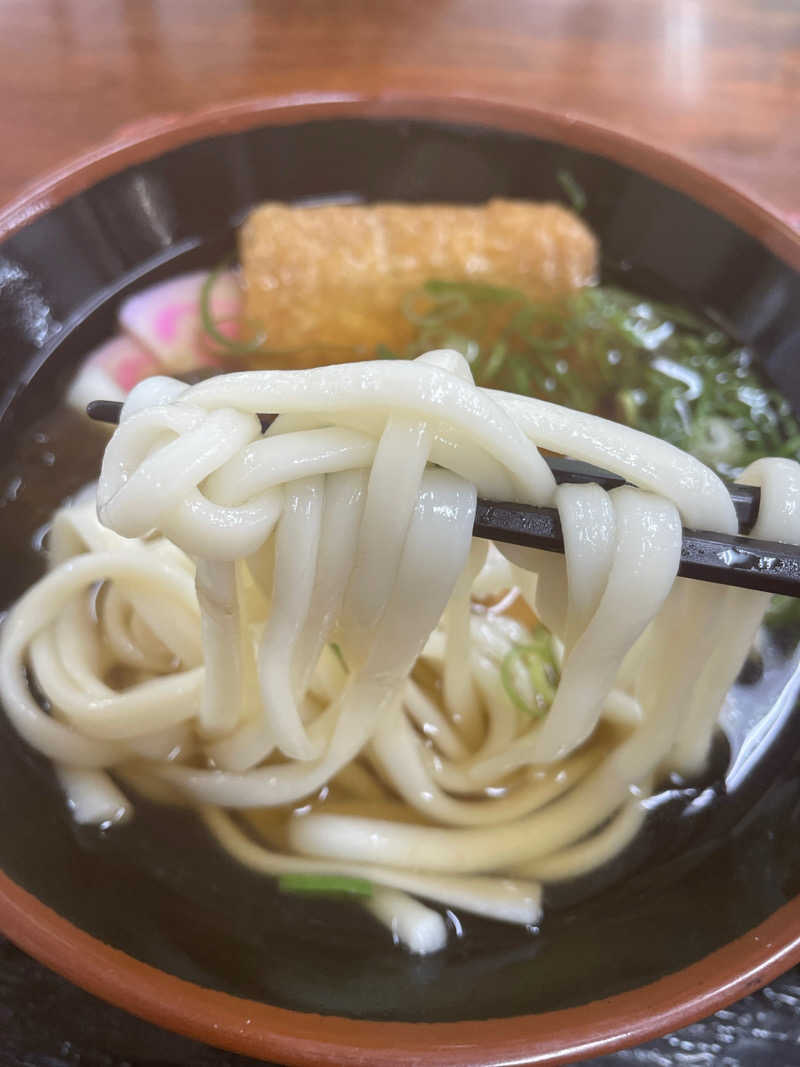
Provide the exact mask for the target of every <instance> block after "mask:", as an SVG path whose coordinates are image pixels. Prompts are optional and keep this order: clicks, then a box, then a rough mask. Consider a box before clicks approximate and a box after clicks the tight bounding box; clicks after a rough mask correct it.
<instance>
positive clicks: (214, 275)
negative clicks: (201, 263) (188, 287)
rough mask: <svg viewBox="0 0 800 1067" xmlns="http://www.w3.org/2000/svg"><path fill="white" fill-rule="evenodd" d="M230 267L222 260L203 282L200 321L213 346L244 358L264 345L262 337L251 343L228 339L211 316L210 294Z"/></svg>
mask: <svg viewBox="0 0 800 1067" xmlns="http://www.w3.org/2000/svg"><path fill="white" fill-rule="evenodd" d="M230 265H231V260H230V259H226V260H223V262H222V263H220V264H219V265H218V266H216V267H215V268H214V269H213V270H212V271H211V272H210V273H209V275H208V277H207V278H206V280H205V281H204V282H203V288H202V289H201V291H200V320H201V322H202V324H203V329H204V331H205V332H206V334H207V335H208V336H209V337H210V338H211V340H212V341H214V343H215V344H217V345H219V346H220V347H221V348H224V349H226V350H227V351H228V352H229V354H230V355H236V356H245V355H247V354H248V353H250V352H255V350H256V349H257V348H260V347H261V345H262V344H263V343H264V335H263V334H262V333H260V334H259V335H258V336H257V337H254V338H253V339H252V341H233V340H231V338H230V337H226V336H225V334H224V333H222V332H221V330H220V329H219V327H218V325H217V323H216V322H215V320H214V316H213V315H212V314H211V293H212V290H213V289H214V286H215V284H216V282H217V280H218V279H219V277H220V275H221V274H223V273H224V272H225V271H226V270H227V269H228V267H229V266H230Z"/></svg>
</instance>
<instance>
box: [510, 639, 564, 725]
mask: <svg viewBox="0 0 800 1067" xmlns="http://www.w3.org/2000/svg"><path fill="white" fill-rule="evenodd" d="M520 663H521V664H523V665H524V666H525V667H526V668H527V671H528V678H529V679H530V685H531V689H532V690H533V693H534V699H533V703H529V701H528V700H527V699H526V698H525V696H524V695H523V694H522V693H520V691H519V689H518V688H517V681H516V679H515V677H514V672H515V668H516V667H517V665H518V664H520ZM555 678H556V667H555V660H554V658H553V650H552V643H551V638H550V634H549V633H548V632H547V631H546V630H545V629H544V628H543V627H540V628H539V629H538V630H536V631H535V632H534V634H533V635H532V641H531V643H530V644H527V645H514V647H513V648H512V649H511V651H510V652H509V653H508V654H507V655H506V656H505V657H504V658H503V662H502V663H501V664H500V680H501V681H502V683H503V688H504V689H505V691H506V695H507V696H508V699H509V700H510V701H511V703H512V704H513V705H514V707H515V708H518V709H519V710H520V711H521V712H523V713H524V714H525V715H530V716H531V717H532V718H534V719H538V718H541V716H542V715H544V713H545V712H546V711H547V709H548V708H549V707H550V705H551V704H552V703H553V698H554V697H555V695H556V690H555Z"/></svg>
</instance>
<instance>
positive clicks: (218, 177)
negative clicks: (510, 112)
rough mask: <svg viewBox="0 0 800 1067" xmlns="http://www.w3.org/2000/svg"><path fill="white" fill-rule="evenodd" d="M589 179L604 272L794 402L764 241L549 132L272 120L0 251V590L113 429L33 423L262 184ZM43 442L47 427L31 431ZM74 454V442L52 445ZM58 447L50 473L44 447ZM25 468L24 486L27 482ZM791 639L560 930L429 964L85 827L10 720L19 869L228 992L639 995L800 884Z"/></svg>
mask: <svg viewBox="0 0 800 1067" xmlns="http://www.w3.org/2000/svg"><path fill="white" fill-rule="evenodd" d="M565 171H566V172H568V173H569V174H570V175H571V176H572V177H573V178H574V179H575V180H576V181H577V182H578V183H579V184H580V186H581V187H582V188H583V189H584V191H585V193H586V197H587V206H586V211H585V214H586V218H587V220H588V222H589V223H590V225H591V226H592V227H593V228H594V230H595V231H596V233H597V234H598V236H599V237H600V240H601V243H602V247H603V255H604V264H605V266H604V272H605V274H606V277H610V278H613V279H614V280H617V281H620V282H621V283H622V284H624V285H626V287H628V288H631V289H635V290H638V291H641V292H642V293H644V294H646V295H653V296H659V297H663V296H666V297H667V298H670V299H675V298H678V299H680V300H682V301H684V302H686V303H688V304H690V305H692V306H695V307H699V308H701V309H703V310H706V311H708V312H710V313H711V314H712V315H714V316H715V317H716V318H718V319H719V321H720V322H722V323H723V324H724V325H725V327H726V328H727V329H729V330H730V331H731V332H732V333H733V334H734V335H735V336H736V337H737V338H738V339H739V340H741V341H742V342H745V343H748V344H750V345H752V346H753V347H754V349H755V350H756V352H757V354H758V356H759V359H760V361H761V364H762V366H763V368H764V370H765V372H766V373H767V374H768V376H769V377H771V378H772V380H773V381H774V382H775V384H777V385H778V386H779V387H780V388H781V389H782V390H783V392H784V393H785V394H786V395H787V396H788V397H789V399H790V400H791V401H792V403H793V404H794V406H795V407H796V408H798V407H800V376H798V375H797V373H796V372H795V371H794V370H793V366H792V362H791V358H790V353H791V351H792V346H793V344H796V343H797V338H798V336H799V335H800V283H799V282H798V278H797V276H796V275H794V274H793V273H792V271H791V270H790V269H789V268H788V267H787V266H786V265H785V264H783V263H782V262H781V261H780V260H779V259H777V258H776V257H775V256H774V255H772V254H771V253H770V252H768V251H767V250H765V249H764V248H763V247H762V246H761V245H760V244H759V243H758V242H757V241H756V240H755V239H754V238H752V237H751V236H749V235H748V234H747V233H745V232H743V231H742V230H740V229H738V228H737V227H736V226H734V225H733V224H732V223H730V222H728V221H727V220H726V219H724V218H722V217H720V216H718V215H715V214H714V213H713V212H712V211H710V210H708V209H707V208H705V207H703V206H701V205H699V204H698V203H696V202H694V201H692V200H691V199H689V198H688V197H686V196H684V195H682V194H680V193H677V192H675V191H673V190H671V189H668V188H666V187H665V186H662V185H660V184H659V183H658V182H656V181H653V180H652V179H650V178H647V177H645V176H643V175H642V174H640V173H638V172H636V171H633V170H631V169H629V168H626V167H623V166H620V165H618V164H615V163H613V162H611V161H609V160H607V159H605V158H603V157H600V156H596V155H592V154H589V153H587V152H583V151H580V150H578V149H574V148H567V147H564V146H560V145H557V144H554V143H552V142H548V141H543V140H540V139H537V138H533V137H530V136H523V135H521V134H515V133H509V132H503V131H498V130H492V129H487V128H483V127H464V126H452V125H447V124H442V123H433V122H424V121H416V120H415V121H405V120H403V121H398V120H370V119H352V118H350V119H341V120H332V121H331V120H328V121H315V122H309V123H304V124H298V125H292V126H283V127H281V126H277V127H276V126H267V127H261V128H257V129H253V130H249V131H245V132H242V133H232V134H227V135H223V136H217V137H214V138H210V139H208V140H204V141H200V142H196V143H193V144H190V145H187V146H184V147H182V148H178V149H175V150H174V151H172V152H169V153H168V154H166V155H163V156H161V157H159V158H158V159H156V160H153V161H152V162H148V163H144V164H141V165H138V166H136V167H132V168H130V169H128V170H125V171H123V172H122V173H120V174H118V175H115V176H113V177H111V178H108V179H106V180H104V181H102V182H101V183H99V184H98V185H95V186H93V187H92V188H90V189H89V190H88V191H86V192H84V193H81V194H79V195H77V196H75V197H74V198H73V199H71V200H69V201H67V202H66V203H64V204H63V205H61V206H59V207H56V208H54V209H53V210H51V211H50V212H48V213H47V214H46V215H44V216H42V217H40V218H38V219H36V220H35V221H33V222H32V223H31V224H29V225H28V226H26V227H25V228H24V229H22V230H20V231H18V232H17V233H16V234H14V235H13V236H12V237H10V238H8V239H7V240H6V241H5V242H4V243H3V245H2V246H0V351H2V352H3V359H2V363H0V390H2V391H4V392H3V401H2V407H1V408H0V411H1V412H2V415H1V416H0V441H2V445H3V448H4V452H3V455H4V456H7V457H8V456H10V460H8V461H7V462H6V463H5V466H4V468H3V470H2V475H1V477H0V508H2V510H3V512H4V517H3V519H2V522H1V523H0V607H7V606H8V604H9V603H11V602H12V601H13V599H14V598H15V597H16V596H18V595H19V594H20V593H21V592H22V590H23V589H24V588H25V587H26V586H27V585H28V584H29V583H30V581H32V580H33V578H34V577H35V576H36V575H37V574H38V573H39V571H40V567H41V564H40V559H39V557H38V556H37V555H36V554H35V553H34V551H33V548H32V539H33V538H34V537H35V536H36V531H37V530H38V529H39V528H40V527H41V524H42V523H43V522H44V521H45V520H46V517H47V515H48V514H49V512H50V511H51V510H52V508H53V507H54V506H55V505H56V504H57V503H58V501H59V500H61V499H62V498H63V497H64V496H65V495H67V494H68V493H70V492H72V491H74V490H75V489H76V488H78V487H79V486H80V485H81V484H82V483H83V481H85V480H87V478H89V477H91V476H92V472H93V470H96V464H97V460H98V457H99V454H100V448H101V445H102V438H101V437H100V436H99V435H97V434H92V433H91V432H90V430H88V429H86V428H83V429H81V431H80V432H78V433H76V430H75V425H74V423H70V422H66V423H58V422H52V421H49V422H48V423H47V426H48V433H49V434H50V435H51V438H52V437H55V438H57V440H56V441H53V440H52V439H51V440H49V441H41V440H40V439H39V437H40V436H41V429H42V427H41V425H40V424H39V420H41V419H42V418H43V417H45V416H47V414H48V413H49V412H51V411H52V409H53V408H54V407H55V406H56V405H57V403H58V400H59V397H60V395H61V394H62V392H63V389H64V386H65V383H66V382H67V381H68V380H69V378H70V376H71V374H72V372H73V371H74V369H75V367H76V366H77V363H78V362H79V360H80V359H81V357H82V356H83V355H85V354H86V353H87V352H88V351H89V350H90V349H91V348H92V347H93V346H94V345H96V344H97V343H99V342H100V341H102V340H103V339H104V338H106V337H108V336H109V335H110V334H111V333H112V332H113V331H114V317H115V312H116V308H117V306H118V303H119V300H120V298H121V297H122V295H124V294H125V293H127V292H129V291H132V290H134V289H135V288H137V287H139V286H143V285H145V284H148V283H149V282H151V281H153V280H156V279H157V278H160V277H167V276H169V275H171V274H173V273H178V272H179V271H182V270H187V269H192V268H195V267H198V266H208V265H211V264H213V263H215V262H217V261H218V260H219V258H220V257H221V256H222V254H223V253H224V252H226V251H227V250H228V249H229V248H230V247H232V244H233V230H234V228H235V226H236V225H237V223H238V222H239V221H240V220H241V219H242V218H243V216H244V215H245V214H246V212H247V210H248V208H249V207H250V206H251V205H252V204H254V203H256V202H258V201H260V200H263V199H285V200H292V201H297V200H304V199H312V200H313V199H318V198H331V197H354V198H358V199H372V200H376V199H380V200H387V199H399V200H409V201H413V200H447V201H465V202H476V201H482V200H485V199H487V198H488V197H490V196H512V197H527V198H532V199H558V200H564V199H565V194H564V189H563V187H562V183H561V181H560V179H559V175H563V172H565ZM37 434H39V437H37ZM56 446H57V447H56ZM51 451H53V452H55V454H56V466H55V467H48V466H47V461H46V460H45V459H44V458H43V457H44V454H45V453H46V452H51ZM19 479H21V483H20V482H19ZM795 660H796V656H795V649H794V647H793V646H792V644H791V643H790V644H788V645H783V646H781V645H779V644H776V645H774V646H771V648H770V651H769V655H768V656H767V658H766V661H765V662H766V669H765V671H764V674H763V676H762V677H761V678H760V679H759V680H757V681H755V682H750V683H749V684H747V685H742V686H740V687H739V688H738V689H737V694H736V704H737V709H738V711H737V714H738V715H739V720H738V721H739V725H740V728H739V730H738V732H737V734H736V736H735V738H734V740H733V741H732V743H731V746H730V748H728V746H727V745H726V744H725V743H724V742H722V741H721V742H720V745H719V746H718V751H717V752H716V753H715V759H714V762H713V766H712V768H711V769H710V771H709V773H708V775H707V776H705V777H704V779H703V780H702V781H701V782H697V783H690V784H688V785H687V786H686V788H684V789H676V790H672V791H671V792H670V793H669V794H664V795H663V796H662V797H661V798H660V799H659V802H658V804H655V805H654V809H656V810H654V813H653V817H652V819H651V822H650V824H649V825H648V828H647V831H646V833H645V834H644V835H643V837H642V839H640V840H638V841H637V842H635V843H634V845H633V846H632V848H631V849H630V850H628V852H626V853H625V854H624V855H623V856H622V857H620V858H619V859H618V860H617V861H615V862H614V864H613V865H611V867H610V868H609V869H606V870H604V871H601V872H599V873H598V874H595V875H594V876H592V878H591V879H589V880H587V881H584V882H582V883H580V882H579V883H574V884H572V885H569V886H566V887H563V888H562V889H560V890H559V891H557V892H552V893H551V894H550V905H551V906H550V908H549V909H548V911H547V913H546V917H545V919H544V921H543V923H542V927H541V930H540V931H538V932H535V931H520V930H519V929H517V928H513V927H503V926H499V925H495V924H489V923H485V922H482V921H479V920H476V919H469V918H465V917H463V916H462V917H461V918H462V921H463V922H464V926H465V932H466V936H465V937H464V938H462V939H452V940H451V946H450V947H449V948H448V949H447V950H446V951H445V952H444V953H442V954H440V955H437V956H435V957H433V958H431V959H416V958H413V957H411V956H409V955H407V954H405V953H403V952H401V951H391V950H390V948H389V945H388V943H387V939H386V936H385V934H384V932H383V931H382V929H381V928H379V927H378V926H377V925H376V926H373V925H372V924H371V923H370V922H367V921H365V918H364V915H363V913H362V912H361V911H360V910H358V909H356V908H353V907H351V906H348V905H346V904H342V903H330V902H328V903H326V902H318V903H314V904H309V903H308V902H307V901H300V900H297V899H296V898H292V897H286V896H280V895H278V894H277V893H276V892H275V891H274V889H273V887H272V884H271V883H270V882H269V881H267V880H265V879H263V878H260V877H258V876H256V875H253V874H251V873H250V872H248V871H245V870H243V869H241V868H239V867H238V866H236V865H235V864H234V863H233V861H231V860H229V859H228V858H227V857H225V856H223V855H221V854H220V853H219V852H218V851H217V850H216V848H215V847H214V846H213V845H212V844H211V842H210V841H209V839H208V838H207V837H206V834H205V832H204V831H203V829H202V828H201V826H200V825H199V824H198V823H197V822H195V820H194V819H193V818H192V817H191V816H188V815H184V814H180V813H175V812H171V813H167V814H165V813H164V812H163V811H162V810H159V811H155V810H153V809H152V808H151V807H150V806H149V805H148V804H146V803H145V802H143V801H140V802H139V804H138V806H137V816H136V818H135V819H134V821H133V822H132V823H131V824H130V825H128V826H125V827H120V828H116V829H114V830H113V831H111V832H110V833H108V834H103V833H101V832H99V831H94V830H85V829H84V830H79V829H76V828H75V827H74V826H73V825H72V824H71V821H70V819H69V817H68V814H67V812H66V810H65V805H64V802H63V798H62V796H61V794H60V792H59V791H58V788H57V786H56V784H55V782H54V780H53V777H52V774H51V773H50V770H49V768H48V766H47V765H46V764H45V763H44V762H43V761H41V760H40V759H38V758H37V757H35V756H34V755H33V754H32V753H31V752H29V751H28V750H27V749H26V748H25V747H24V746H23V745H22V744H21V743H20V742H19V741H18V739H17V738H16V736H15V735H14V734H13V732H12V731H10V729H9V728H8V727H7V725H6V724H5V721H4V720H3V721H2V722H0V731H2V746H0V866H1V867H2V868H3V870H5V872H6V873H7V874H8V875H9V876H10V877H11V878H13V879H14V880H15V881H16V882H18V883H19V884H20V885H21V886H23V887H24V888H25V889H27V890H28V891H29V892H31V893H33V894H34V895H35V896H37V897H38V898H40V899H41V900H42V901H43V902H44V903H46V904H48V905H49V906H50V907H52V908H53V909H54V910H56V911H57V912H59V913H60V914H62V915H64V916H65V917H67V918H68V919H70V920H71V921H72V922H74V923H75V924H76V925H78V926H79V927H81V928H82V929H84V930H86V931H88V932H90V933H92V934H94V935H95V936H97V937H99V938H100V939H102V940H103V941H105V942H107V943H110V944H112V945H114V946H116V947H118V948H121V949H123V950H124V951H126V952H128V953H129V954H130V955H132V956H134V957H136V958H138V959H140V960H142V961H144V962H147V963H150V964H153V965H155V966H157V967H160V968H162V969H164V970H166V971H168V972H170V973H172V974H174V975H177V976H179V977H183V978H187V979H190V980H193V981H195V982H198V983H200V984H202V985H206V986H209V987H211V988H215V989H220V990H224V991H227V992H231V993H234V994H238V995H244V996H249V997H251V998H254V999H256V1000H264V1001H266V1002H268V1003H271V1004H275V1005H280V1006H284V1007H290V1008H295V1009H299V1010H304V1011H316V1012H322V1013H334V1014H338V1015H344V1016H351V1017H357V1018H370V1019H394V1020H429V1021H434V1020H457V1019H466V1018H472V1019H479V1018H486V1017H490V1016H509V1015H516V1014H523V1013H527V1012H533V1011H542V1010H547V1009H554V1008H564V1007H569V1006H571V1005H574V1004H579V1003H584V1002H587V1001H589V1000H593V999H596V998H598V997H601V996H607V995H610V994H613V993H616V992H621V991H623V990H627V989H631V988H634V987H636V986H638V985H640V984H642V983H643V982H646V981H650V980H653V979H655V978H658V977H660V976H661V975H663V974H666V973H669V972H672V971H675V970H677V969H679V968H681V967H682V966H684V965H686V964H688V963H691V962H693V961H695V960H697V959H699V958H700V957H702V956H704V955H706V954H707V953H708V952H710V951H712V950H714V949H715V948H717V947H719V946H721V945H723V944H725V943H727V942H728V941H730V940H731V939H732V938H734V937H736V936H738V935H740V934H741V933H743V932H745V931H746V930H748V929H750V928H751V927H753V926H754V925H756V924H757V923H758V922H759V921H761V920H762V919H764V918H765V917H767V916H768V915H770V914H771V913H772V912H773V911H775V910H776V908H777V907H779V906H780V905H781V904H783V903H784V902H785V901H786V900H787V899H789V898H791V897H792V896H793V895H794V894H795V893H796V892H797V891H798V890H800V846H798V845H797V841H798V840H800V837H798V832H797V831H798V825H797V823H798V821H799V818H798V813H797V810H796V809H797V801H798V800H799V799H800V779H798V777H797V775H796V774H795V773H794V770H795V768H794V767H793V762H794V761H793V758H792V757H793V754H794V753H795V752H797V750H798V747H799V746H800V719H798V721H797V722H795V723H793V722H792V720H791V716H790V712H791V711H792V709H793V707H794V705H795V699H796V693H797V686H798V680H797V679H796V678H795V670H794V668H795Z"/></svg>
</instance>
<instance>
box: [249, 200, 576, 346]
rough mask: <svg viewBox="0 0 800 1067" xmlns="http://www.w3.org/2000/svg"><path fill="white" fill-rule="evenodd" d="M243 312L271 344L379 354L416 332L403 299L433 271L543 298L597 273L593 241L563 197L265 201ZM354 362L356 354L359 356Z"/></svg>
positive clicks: (255, 218)
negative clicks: (479, 201) (471, 201)
mask: <svg viewBox="0 0 800 1067" xmlns="http://www.w3.org/2000/svg"><path fill="white" fill-rule="evenodd" d="M239 253H240V259H241V264H242V271H243V276H244V284H245V302H246V303H245V315H246V319H247V320H248V322H250V323H252V324H257V327H258V329H259V331H263V334H264V346H263V347H264V349H265V350H273V351H274V350H286V349H298V348H308V347H309V346H315V345H321V346H344V347H347V348H353V349H356V350H357V351H359V352H360V353H361V354H363V355H371V354H372V352H373V349H374V347H375V345H376V344H379V343H381V342H382V343H385V344H388V345H391V346H395V347H400V346H402V345H403V344H405V343H406V342H407V341H408V340H409V338H410V335H411V329H412V327H411V325H410V324H409V322H408V320H407V319H406V317H405V316H404V314H403V311H402V305H403V298H404V297H405V295H406V294H407V293H409V292H411V291H413V290H415V289H417V288H418V287H419V286H420V285H422V284H423V283H424V282H426V281H427V280H428V279H430V278H438V279H443V280H447V281H457V282H462V281H475V282H486V283H490V284H493V285H505V286H512V287H514V288H517V289H520V290H522V291H523V292H525V293H526V294H527V295H528V296H530V297H533V298H535V299H543V298H545V299H546V298H548V297H551V296H553V297H555V296H558V295H560V294H563V293H565V292H567V291H569V290H571V289H575V288H577V287H579V286H582V285H586V284H587V283H588V282H590V281H592V280H593V278H594V276H595V272H596V269H597V242H596V240H595V238H594V236H593V234H592V232H591V231H590V230H589V229H588V227H587V226H586V225H585V223H584V222H582V221H581V219H579V218H578V217H577V216H576V215H575V214H574V213H573V212H571V211H569V210H567V208H565V207H562V206H561V205H559V204H536V203H530V202H527V201H521V200H492V201H490V202H489V203H488V204H485V205H482V206H479V207H472V206H461V205H453V204H375V205H339V204H336V205H334V204H331V205H323V206H319V207H289V206H287V205H285V204H276V203H267V204H262V205H261V206H260V207H257V208H256V209H255V210H254V211H253V212H252V213H251V215H250V216H249V218H248V219H247V221H246V222H245V224H244V225H243V226H242V228H241V230H240V235H239ZM351 358H352V357H351Z"/></svg>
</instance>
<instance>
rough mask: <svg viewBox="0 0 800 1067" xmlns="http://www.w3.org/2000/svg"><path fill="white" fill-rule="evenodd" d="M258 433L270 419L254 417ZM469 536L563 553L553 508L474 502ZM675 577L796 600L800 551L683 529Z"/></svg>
mask: <svg viewBox="0 0 800 1067" xmlns="http://www.w3.org/2000/svg"><path fill="white" fill-rule="evenodd" d="M121 409H122V405H121V404H120V403H117V402H116V401H111V400H95V401H92V403H90V404H89V405H88V407H87V409H86V410H87V413H88V415H89V417H90V418H92V419H95V420H97V421H99V422H110V423H116V422H118V421H119V415H120V411H121ZM259 418H260V419H261V424H262V426H263V427H264V428H266V427H267V426H269V424H270V422H272V419H273V416H271V415H260V416H259ZM545 459H546V461H547V463H548V465H549V467H550V469H551V470H552V472H553V475H554V477H555V479H556V481H557V482H558V483H559V484H563V483H565V482H572V483H587V482H595V483H597V484H598V485H600V486H602V487H603V488H604V489H614V488H616V487H617V486H620V485H624V484H625V479H624V478H620V477H618V476H617V475H615V474H611V473H610V472H609V471H605V470H601V469H600V468H599V467H593V466H591V465H590V464H588V463H581V462H580V461H578V460H572V459H564V458H562V457H560V456H545ZM728 491H729V492H730V495H731V499H732V501H733V505H734V507H735V509H736V514H737V517H738V519H739V529H740V530H741V531H742V532H743V533H746V532H747V531H748V530H751V529H752V527H753V525H754V524H755V521H756V518H757V516H758V508H759V504H760V500H761V493H760V490H759V489H757V488H755V487H753V486H749V485H735V484H730V485H729V486H728ZM474 534H475V536H476V537H485V538H487V539H489V540H491V541H502V542H505V543H506V544H514V545H522V546H523V547H526V548H541V549H544V550H545V551H547V552H563V551H564V537H563V534H562V531H561V523H560V521H559V517H558V512H557V511H556V510H555V509H554V508H537V507H530V506H528V505H527V504H508V503H503V502H499V501H492V500H478V506H477V509H476V512H475V526H474ZM678 574H679V575H681V576H683V577H684V578H695V579H699V580H700V581H704V582H716V583H718V584H722V585H729V586H736V587H738V588H741V589H755V590H760V591H761V592H764V593H781V594H783V595H784V596H800V548H798V547H797V546H795V545H782V544H777V543H773V542H771V541H757V540H755V539H753V538H750V537H744V536H741V535H733V536H731V535H727V534H719V533H711V532H706V531H704V530H684V531H683V546H682V549H681V562H680V566H679V568H678Z"/></svg>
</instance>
